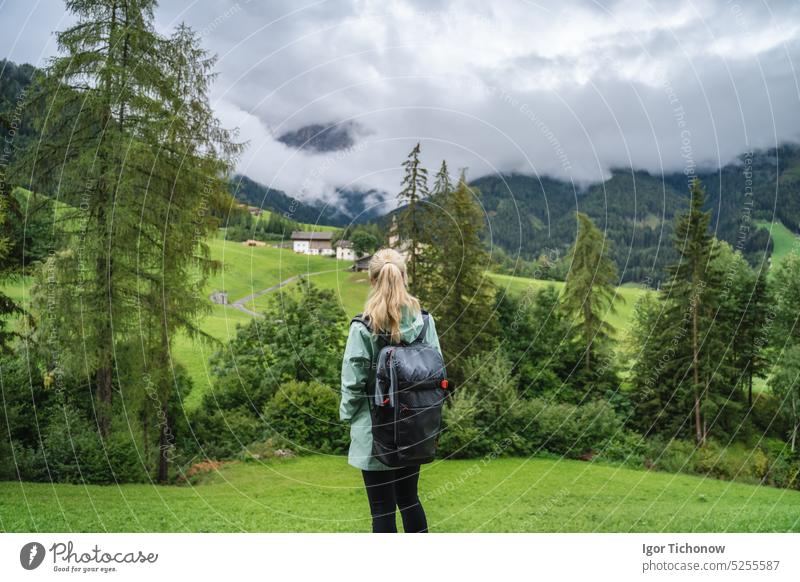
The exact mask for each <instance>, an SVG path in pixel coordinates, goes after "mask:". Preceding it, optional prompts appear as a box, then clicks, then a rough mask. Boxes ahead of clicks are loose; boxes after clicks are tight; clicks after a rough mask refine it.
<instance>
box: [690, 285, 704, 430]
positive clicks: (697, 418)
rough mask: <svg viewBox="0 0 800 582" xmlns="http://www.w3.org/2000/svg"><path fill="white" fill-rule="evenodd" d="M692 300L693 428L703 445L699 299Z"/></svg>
mask: <svg viewBox="0 0 800 582" xmlns="http://www.w3.org/2000/svg"><path fill="white" fill-rule="evenodd" d="M692 301H694V302H695V303H694V304H693V305H692V379H693V384H694V386H693V389H694V430H695V439H696V440H697V445H698V446H703V422H702V418H701V414H700V393H699V392H698V390H697V389H698V387H699V386H700V370H699V366H700V362H699V360H700V357H699V354H698V347H697V335H698V331H697V308H698V305H697V302H698V301H699V300H698V299H697V298H696V297H693V298H692Z"/></svg>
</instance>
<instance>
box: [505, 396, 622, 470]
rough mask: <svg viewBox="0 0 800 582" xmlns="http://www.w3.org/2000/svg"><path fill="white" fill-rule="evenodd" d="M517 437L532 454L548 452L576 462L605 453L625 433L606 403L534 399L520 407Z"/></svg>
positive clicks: (612, 410)
mask: <svg viewBox="0 0 800 582" xmlns="http://www.w3.org/2000/svg"><path fill="white" fill-rule="evenodd" d="M518 434H520V435H521V436H522V437H523V438H524V440H525V442H526V443H527V445H528V447H529V448H530V449H529V451H528V452H529V453H536V452H539V451H548V452H551V453H555V454H558V455H563V456H567V457H573V458H577V457H580V456H582V455H584V454H585V453H594V452H598V451H601V450H603V449H604V448H605V447H606V445H607V444H608V443H609V442H611V439H612V437H615V436H620V435H622V434H623V429H622V422H621V421H620V419H619V418H618V417H617V415H616V413H615V412H614V409H613V408H612V407H611V406H610V405H609V404H607V403H605V402H601V401H593V402H589V403H587V404H584V405H574V404H560V403H559V404H552V403H549V402H545V401H543V400H540V399H533V400H530V401H527V402H525V403H522V405H521V406H520V407H519V412H518Z"/></svg>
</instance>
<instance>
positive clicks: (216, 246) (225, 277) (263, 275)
mask: <svg viewBox="0 0 800 582" xmlns="http://www.w3.org/2000/svg"><path fill="white" fill-rule="evenodd" d="M209 246H210V247H211V256H212V258H214V259H217V260H218V261H220V262H221V263H222V269H221V271H220V272H219V273H217V274H215V275H214V276H212V277H211V279H210V280H209V285H208V289H209V292H211V291H214V290H224V291H227V292H228V297H229V299H230V301H231V302H233V301H235V300H237V299H241V298H242V297H245V296H247V295H250V294H251V293H255V292H257V291H261V290H262V289H266V288H267V287H271V286H272V285H276V284H278V283H280V282H281V281H283V280H284V279H288V278H289V277H291V276H293V275H298V274H303V273H314V272H317V271H325V270H329V269H337V268H338V269H346V268H348V267H349V266H350V265H351V263H350V262H349V261H337V260H336V259H332V258H330V257H320V256H311V255H300V254H297V253H295V252H294V251H292V249H284V248H275V247H273V246H271V245H267V246H264V247H248V246H245V245H243V244H242V243H238V242H233V241H225V240H222V239H214V240H212V241H210V243H209Z"/></svg>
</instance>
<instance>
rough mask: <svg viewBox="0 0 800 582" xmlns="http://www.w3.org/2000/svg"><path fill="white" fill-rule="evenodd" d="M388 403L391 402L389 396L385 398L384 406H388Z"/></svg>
mask: <svg viewBox="0 0 800 582" xmlns="http://www.w3.org/2000/svg"><path fill="white" fill-rule="evenodd" d="M387 404H389V399H388V398H386V399H384V401H383V405H384V406H386V405H387Z"/></svg>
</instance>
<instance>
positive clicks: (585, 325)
mask: <svg viewBox="0 0 800 582" xmlns="http://www.w3.org/2000/svg"><path fill="white" fill-rule="evenodd" d="M577 218H578V233H577V236H576V239H575V243H574V244H573V246H572V249H571V250H570V258H571V265H570V269H569V272H568V273H567V279H566V282H565V284H564V294H563V297H562V301H561V304H562V307H563V309H564V310H565V311H566V312H567V313H568V314H570V315H571V316H572V317H573V318H574V320H575V321H576V322H578V329H579V333H578V334H577V335H578V337H579V339H580V341H581V343H582V347H583V349H584V354H583V366H584V369H585V371H586V372H587V373H588V374H591V373H592V366H593V364H594V356H595V353H596V352H598V351H599V349H600V348H601V347H602V346H603V344H604V343H605V342H606V341H607V340H608V339H609V337H610V336H611V334H612V333H613V332H614V328H613V327H612V325H611V324H610V323H608V321H607V318H608V315H609V314H611V313H614V311H615V306H614V298H615V295H616V286H617V284H618V282H619V281H618V277H617V267H616V265H615V264H614V261H613V260H612V259H611V258H610V254H611V248H610V241H608V240H607V239H606V238H605V236H603V233H602V232H601V231H600V230H599V229H598V228H597V227H596V226H595V225H594V223H593V222H592V220H591V219H590V218H589V217H588V216H587V215H585V214H583V213H582V212H578V213H577Z"/></svg>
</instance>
